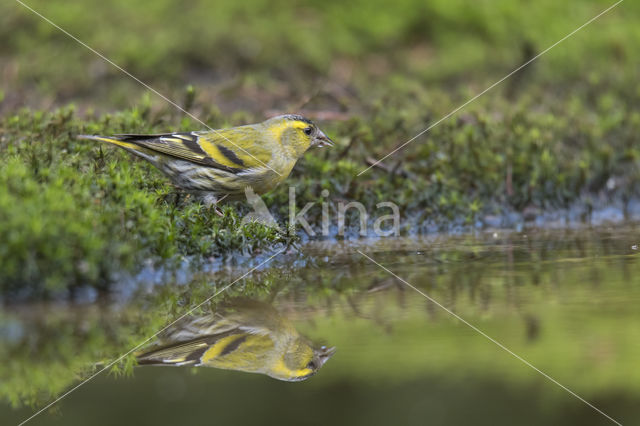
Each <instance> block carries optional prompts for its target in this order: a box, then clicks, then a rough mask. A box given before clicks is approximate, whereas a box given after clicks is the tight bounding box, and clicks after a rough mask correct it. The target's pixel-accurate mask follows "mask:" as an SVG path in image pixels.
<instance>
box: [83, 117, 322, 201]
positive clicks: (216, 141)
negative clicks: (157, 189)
mask: <svg viewBox="0 0 640 426" xmlns="http://www.w3.org/2000/svg"><path fill="white" fill-rule="evenodd" d="M78 138H79V139H87V140H94V141H100V142H106V143H109V144H113V145H116V146H119V147H121V148H124V149H125V150H127V151H129V152H131V153H133V154H135V155H137V156H138V157H141V158H143V159H144V160H147V161H148V162H150V163H151V164H153V165H154V166H155V167H157V168H158V169H159V170H160V171H161V172H163V173H164V174H165V175H166V176H167V177H168V178H169V179H170V180H171V181H172V182H173V184H174V185H175V186H177V187H178V188H181V189H183V190H186V191H188V192H191V193H195V194H197V195H200V196H201V197H202V199H203V201H204V202H205V204H207V205H216V204H217V203H218V202H219V201H221V200H222V199H224V198H227V197H229V198H230V199H239V198H242V196H243V194H244V193H245V190H246V189H247V188H251V189H252V190H253V191H254V192H255V193H256V194H258V195H262V194H265V193H267V192H269V191H271V190H272V189H274V188H275V187H276V186H278V185H279V184H280V183H282V182H283V181H284V180H285V179H286V178H287V177H288V176H289V174H290V173H291V170H292V169H293V167H294V166H295V164H296V162H297V161H298V159H300V157H302V156H303V155H304V153H305V152H306V151H307V150H308V149H309V148H311V147H325V146H333V141H332V140H331V139H330V138H329V137H327V135H325V134H324V133H323V132H322V131H321V130H320V129H319V128H318V126H316V125H315V124H314V123H313V122H312V121H311V120H309V119H308V118H305V117H303V116H302V115H298V114H285V115H279V116H277V117H273V118H269V119H267V120H265V121H263V122H261V123H256V124H248V125H244V126H238V127H231V128H225V129H218V130H214V129H211V130H205V131H193V132H177V133H163V134H146V135H145V134H120V135H114V136H100V135H78Z"/></svg>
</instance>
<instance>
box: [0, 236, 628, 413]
mask: <svg viewBox="0 0 640 426" xmlns="http://www.w3.org/2000/svg"><path fill="white" fill-rule="evenodd" d="M636 231H637V228H636V227H635V226H631V225H629V226H625V227H618V228H615V229H608V228H601V229H591V230H590V229H579V230H572V231H559V230H555V231H553V232H541V231H537V232H533V231H529V232H525V233H500V232H498V233H488V234H478V235H474V236H468V235H466V236H449V237H442V236H437V237H429V238H411V239H380V240H371V241H369V240H367V241H357V242H353V241H351V242H339V243H336V242H326V243H323V242H314V243H310V244H307V245H305V246H303V247H302V252H289V253H287V254H285V255H283V256H282V257H281V258H280V259H276V260H275V263H274V264H273V265H272V267H265V268H261V269H260V270H258V271H256V272H254V273H252V274H250V275H249V276H247V278H246V279H243V280H241V281H240V282H238V283H237V284H235V285H234V286H233V287H232V288H230V289H229V291H228V293H225V294H224V295H220V297H219V298H218V299H214V300H213V301H212V303H207V304H206V305H205V306H203V307H202V308H201V309H198V310H197V311H196V312H194V313H193V315H190V316H189V318H194V317H196V318H197V317H198V316H201V317H203V318H214V316H215V315H219V313H220V312H223V309H229V308H228V307H229V306H234V304H236V303H237V302H238V301H239V300H241V301H243V303H246V302H247V300H249V301H250V303H251V304H253V306H261V307H265V308H259V309H258V311H259V313H258V314H242V315H241V316H240V319H238V316H237V315H236V317H235V318H236V319H235V320H234V321H235V322H234V324H235V325H234V327H236V328H237V329H243V330H247V329H250V330H256V329H260V328H261V327H262V328H264V329H268V330H270V331H268V332H266V333H267V334H269V333H271V334H270V336H277V338H274V339H272V340H273V341H284V340H286V339H287V338H289V337H291V336H294V337H296V338H297V336H300V339H302V340H300V341H301V342H302V341H304V342H307V343H308V345H309V348H315V349H316V350H318V349H319V348H322V347H325V348H331V347H335V348H336V350H335V354H333V356H332V357H329V359H327V360H326V362H324V363H323V365H320V366H317V365H315V367H317V368H316V369H315V370H314V371H313V374H309V375H306V373H305V374H304V378H303V379H302V380H300V381H296V382H288V381H285V380H288V378H289V376H286V377H284V376H282V377H279V374H280V373H273V372H274V371H276V370H274V369H273V368H271V366H269V368H267V367H265V366H264V365H257V366H256V365H255V363H256V362H263V363H264V362H267V361H265V360H266V359H267V358H269V357H267V356H266V355H265V352H261V353H260V354H259V355H260V356H253V355H255V354H254V353H252V351H254V352H257V351H264V350H265V349H264V346H262V347H263V349H256V348H255V347H250V346H242V345H243V342H246V341H247V337H246V336H245V337H244V338H241V339H240V340H241V342H240V343H237V342H236V343H235V344H234V345H235V346H233V345H232V346H225V345H228V344H230V343H231V341H232V340H233V339H231V340H228V341H226V343H225V345H223V344H220V345H219V346H218V355H219V354H220V353H222V352H226V355H229V354H232V353H233V352H234V351H238V350H244V351H246V352H236V355H239V356H241V357H242V359H243V362H244V365H245V368H237V369H235V370H234V369H233V367H234V366H236V367H237V365H238V364H237V363H234V362H231V363H230V362H228V360H227V361H225V360H224V359H221V358H219V359H218V361H220V362H218V363H213V364H215V365H214V366H205V365H203V366H200V367H193V366H192V365H194V364H198V363H197V362H196V363H188V364H189V365H191V366H187V365H185V366H182V367H175V366H173V367H170V366H140V367H133V364H135V359H134V357H133V356H131V357H128V358H127V361H126V362H125V363H123V364H122V365H120V369H121V370H123V371H124V372H125V373H126V374H121V375H117V374H113V373H112V374H108V375H107V374H103V375H100V376H98V377H97V378H96V379H94V380H92V381H91V382H89V383H87V384H86V385H84V386H83V387H81V388H80V389H78V390H77V391H76V392H74V393H73V394H71V395H70V396H68V397H67V398H65V399H64V400H63V401H61V402H60V403H59V404H57V405H56V407H55V409H54V410H53V412H51V411H48V412H45V413H43V414H42V415H40V416H39V417H37V418H35V419H34V420H33V421H32V424H64V425H75V424H78V425H80V424H82V425H84V424H87V419H91V423H92V424H104V425H112V424H129V423H135V424H149V425H151V424H153V425H158V424H181V423H186V422H188V423H190V424H211V423H216V424H265V423H273V424H323V425H326V424H390V423H400V424H421V425H422V424H434V425H440V424H442V425H445V424H446V425H451V424H455V425H457V424H479V425H483V424H486V425H499V424H505V425H512V424H521V425H529V424H531V425H538V424H563V425H565V424H576V425H605V424H614V423H612V422H611V421H609V420H608V419H607V418H606V417H604V416H602V415H601V414H599V413H598V412H596V411H595V410H593V409H592V408H590V407H589V406H587V405H586V404H584V403H583V402H581V401H580V400H578V399H577V398H575V397H574V396H572V395H571V394H569V393H568V392H567V391H566V390H564V389H562V388H561V387H559V386H558V385H556V384H554V383H552V382H551V381H549V380H548V379H547V378H545V377H544V376H543V375H541V374H540V373H538V372H536V371H534V370H533V369H532V368H530V367H529V366H527V365H525V364H524V363H523V362H522V361H520V360H518V359H516V358H515V357H514V356H513V355H511V354H510V353H508V352H507V351H505V350H504V349H502V348H500V347H498V346H497V345H496V344H495V343H493V342H491V341H490V340H488V339H487V338H486V337H484V336H482V335H481V334H480V333H478V332H477V331H476V330H473V329H472V328H471V327H469V325H467V324H465V323H464V322H462V321H460V320H459V319H457V318H456V317H454V316H453V315H451V313H449V312H447V311H446V310H444V309H443V308H442V307H440V306H438V304H441V305H442V306H444V307H446V308H447V309H448V310H450V311H452V312H454V313H455V314H456V315H458V316H459V317H460V318H463V319H464V320H465V321H467V322H468V323H469V324H472V325H473V326H474V327H477V328H478V329H479V330H481V331H482V332H483V333H486V334H487V335H488V336H490V337H491V338H493V339H495V340H496V341H498V342H499V343H500V344H502V345H504V346H505V347H506V348H508V349H509V350H511V351H513V352H514V353H515V354H517V355H518V356H520V357H522V358H523V359H526V360H527V361H529V362H530V363H531V364H533V365H534V366H535V367H536V368H538V369H539V370H541V371H543V372H544V373H546V374H548V375H549V376H551V377H553V378H554V379H555V380H557V381H558V382H560V383H561V384H562V385H564V386H566V387H567V388H569V389H571V390H572V391H574V392H575V393H577V394H578V395H580V396H581V397H583V398H585V399H586V400H588V401H590V402H591V403H592V404H594V405H595V406H596V407H598V408H599V409H601V410H602V411H604V412H606V413H607V414H608V415H610V416H611V417H613V418H615V419H616V420H618V421H619V422H621V423H622V424H638V423H639V422H640V368H639V367H638V362H639V360H640V311H639V309H638V306H639V304H640V275H639V274H640V263H639V259H640V257H639V255H640V251H639V250H637V247H635V246H636V245H637V244H638V243H640V236H639V234H638V233H637V232H636ZM357 250H361V251H362V252H363V253H366V254H367V255H368V256H370V257H371V258H372V259H374V260H375V261H376V262H379V263H380V264H382V265H384V266H385V267H386V268H388V269H389V270H390V271H392V272H393V273H394V274H397V275H398V276H399V277H401V278H403V279H404V280H406V281H407V282H408V283H410V284H411V285H413V286H415V287H416V289H419V290H420V291H421V292H423V293H424V294H426V295H427V296H428V297H429V298H431V299H432V300H433V301H430V300H429V298H427V297H425V296H424V295H422V294H420V293H419V292H417V291H416V290H414V289H412V288H410V287H409V286H407V285H406V284H405V283H403V282H401V281H399V280H398V279H396V278H395V277H394V276H392V275H391V274H390V273H389V272H386V271H385V270H383V269H382V268H380V267H379V266H378V265H376V264H374V263H372V262H371V261H369V260H367V259H366V258H364V257H363V256H362V255H361V254H359V253H358V252H357ZM241 272H242V271H238V270H234V269H230V270H223V271H219V272H217V273H203V274H196V275H195V278H194V279H193V281H192V282H190V283H187V284H180V285H178V284H177V283H175V282H171V281H170V280H169V281H167V282H164V283H163V284H162V285H160V286H154V287H152V288H150V289H147V290H145V291H142V290H139V291H138V292H137V293H136V295H135V297H132V298H130V299H128V301H127V302H117V301H118V300H119V299H118V297H116V296H107V297H104V298H99V299H98V300H97V301H96V302H94V303H90V304H84V305H81V306H77V305H75V304H60V303H57V304H53V305H45V306H43V305H40V306H20V307H19V308H16V307H13V308H4V311H3V312H2V321H1V324H2V327H1V328H0V336H2V341H3V343H2V349H1V351H2V356H3V359H5V360H6V362H5V365H4V366H2V367H1V368H0V372H1V374H0V379H1V380H2V381H1V382H0V396H1V397H2V398H3V401H4V403H3V405H2V408H1V409H0V422H1V423H2V424H12V423H17V422H18V421H20V420H22V419H24V418H26V417H28V415H29V414H30V413H32V412H33V411H34V410H36V409H37V408H38V407H40V406H42V404H43V403H45V402H46V401H48V400H49V399H50V398H52V397H53V396H55V395H56V394H60V393H61V392H63V391H64V390H65V389H66V388H68V387H69V386H72V385H73V384H74V383H77V382H78V380H80V379H81V378H83V377H86V376H87V375H88V374H90V373H91V372H93V371H96V370H97V369H99V368H100V367H101V365H104V364H105V363H106V362H108V361H109V360H112V359H115V358H116V357H117V356H118V355H119V354H122V353H124V352H126V351H127V350H128V349H130V348H131V347H133V346H134V345H135V344H137V343H139V342H141V341H143V340H144V339H145V337H146V336H149V335H151V334H152V333H153V332H154V331H155V330H158V329H160V328H161V327H163V326H164V325H165V324H166V323H167V322H169V321H170V320H172V319H173V318H176V317H177V316H179V315H180V314H181V313H183V312H185V311H186V310H187V309H188V307H189V306H193V305H194V304H196V303H199V302H200V301H202V300H204V299H205V298H206V297H208V296H209V295H211V294H212V293H213V292H215V291H216V289H220V288H221V287H222V286H224V285H225V284H228V283H229V282H231V281H233V279H234V277H237V276H239V275H241ZM434 301H435V302H437V303H435V302H434ZM234 312H235V311H234ZM265 312H269V313H266V314H265ZM207 321H208V320H207ZM207 321H204V322H205V323H206V324H209V326H208V327H209V328H208V329H206V328H203V330H204V331H203V330H200V329H197V327H196V330H195V331H194V330H193V327H192V326H190V327H191V329H190V331H188V332H185V331H184V329H185V328H184V325H183V326H182V327H183V328H182V329H178V330H175V327H174V330H173V331H172V330H169V332H172V333H173V334H172V335H171V336H174V337H175V336H179V337H180V336H181V337H180V338H183V339H184V340H185V341H186V340H189V339H191V340H193V339H200V338H201V337H202V336H211V335H212V334H215V333H214V332H213V331H212V330H214V331H217V332H220V330H221V328H220V327H219V326H218V325H216V326H215V327H214V326H211V321H208V322H207ZM212 321H213V320H212ZM190 324H193V322H192V323H190ZM216 324H219V323H216ZM177 325H180V323H178V324H177ZM211 327H213V328H211ZM216 327H218V328H216ZM243 327H244V328H243ZM225 330H226V331H224V332H228V329H225ZM185 333H186V334H185ZM207 333H208V334H207ZM256 333H257V332H256ZM165 334H166V333H165ZM225 336H228V335H225ZM267 340H268V339H267ZM209 341H210V342H211V343H212V345H215V344H216V342H221V340H220V335H218V337H216V338H215V339H210V340H209ZM166 343H167V342H166V339H165V341H164V344H166ZM223 343H224V342H223ZM307 343H305V345H306V344H307ZM160 344H162V342H160V341H157V339H154V340H153V341H151V342H149V345H146V346H145V348H143V349H148V348H154V347H158V346H157V345H160ZM154 345H155V346H154ZM276 346H278V345H277V344H276V345H273V347H272V349H268V350H275V349H273V348H275V347H276ZM270 347H271V346H270ZM238 348H240V349H238ZM279 348H280V349H278V350H282V351H283V352H282V353H277V354H276V356H275V357H272V358H269V359H279V357H281V356H282V357H284V356H285V355H286V354H285V352H287V351H291V350H293V349H287V348H288V346H287V345H282V346H279ZM283 348H284V349H283ZM296 350H300V351H302V349H300V348H299V347H298V349H296ZM305 350H306V349H305ZM203 353H204V352H203ZM271 353H272V352H269V354H271ZM211 354H213V351H212V352H210V355H211ZM209 358H212V356H210V357H209ZM249 358H250V359H249ZM256 360H258V361H256ZM222 361H225V362H222ZM96 362H98V364H96ZM269 362H271V361H269ZM252 363H254V364H252ZM305 365H306V362H305ZM247 366H248V367H247ZM216 367H219V368H216ZM220 367H221V368H220ZM223 368H224V369H223ZM229 368H231V369H229ZM248 371H253V373H250V372H248ZM277 371H281V370H277ZM268 372H271V373H273V374H270V375H268ZM274 377H275V378H274ZM278 378H280V379H281V380H278Z"/></svg>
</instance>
